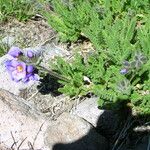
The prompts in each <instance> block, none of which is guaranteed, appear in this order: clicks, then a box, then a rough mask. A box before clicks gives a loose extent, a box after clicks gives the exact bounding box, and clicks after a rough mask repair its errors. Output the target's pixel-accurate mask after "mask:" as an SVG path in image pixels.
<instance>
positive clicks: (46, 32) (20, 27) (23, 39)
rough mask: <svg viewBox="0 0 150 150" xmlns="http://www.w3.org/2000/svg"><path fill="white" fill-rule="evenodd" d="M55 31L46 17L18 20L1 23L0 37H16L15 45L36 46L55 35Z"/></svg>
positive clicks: (23, 46) (22, 46)
mask: <svg viewBox="0 0 150 150" xmlns="http://www.w3.org/2000/svg"><path fill="white" fill-rule="evenodd" d="M55 34H56V32H54V31H53V30H52V29H51V28H50V27H49V25H48V24H47V23H46V21H45V20H44V19H39V20H37V21H35V20H29V21H28V22H26V23H22V22H19V21H17V20H12V21H9V22H8V23H5V24H0V37H14V41H15V43H14V44H15V45H17V46H20V47H21V48H25V47H34V46H36V45H38V44H41V43H43V42H45V41H46V40H47V39H49V38H51V37H52V36H54V35H55Z"/></svg>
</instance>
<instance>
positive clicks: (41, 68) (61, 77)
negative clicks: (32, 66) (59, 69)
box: [38, 65, 70, 82]
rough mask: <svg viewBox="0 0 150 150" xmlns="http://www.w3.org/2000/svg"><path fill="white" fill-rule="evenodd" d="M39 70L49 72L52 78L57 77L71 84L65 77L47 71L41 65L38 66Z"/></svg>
mask: <svg viewBox="0 0 150 150" xmlns="http://www.w3.org/2000/svg"><path fill="white" fill-rule="evenodd" d="M38 69H40V70H43V71H45V72H47V73H48V74H50V75H51V76H53V77H55V78H58V79H60V80H63V81H66V82H70V80H69V79H68V78H66V77H64V76H62V75H60V74H58V73H56V72H54V71H52V70H48V69H46V68H45V67H43V66H40V65H39V66H38Z"/></svg>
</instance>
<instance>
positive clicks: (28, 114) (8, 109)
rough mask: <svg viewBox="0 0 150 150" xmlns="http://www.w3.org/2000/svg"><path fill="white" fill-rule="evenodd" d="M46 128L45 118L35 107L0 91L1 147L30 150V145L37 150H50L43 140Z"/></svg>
mask: <svg viewBox="0 0 150 150" xmlns="http://www.w3.org/2000/svg"><path fill="white" fill-rule="evenodd" d="M46 127H47V122H46V120H45V119H44V116H42V114H41V113H39V112H38V111H37V110H36V108H34V106H32V105H29V104H27V103H26V101H24V100H23V99H21V98H17V97H15V96H13V95H12V94H10V93H9V92H7V91H4V90H0V140H1V141H0V142H1V147H8V148H11V147H12V148H16V149H17V148H18V147H19V146H20V149H29V144H30V145H32V146H33V147H34V148H35V149H42V150H48V148H46V146H45V145H44V139H43V134H44V131H45V130H46ZM15 142H16V144H15ZM22 142H23V143H22ZM21 143H22V144H21ZM20 144H21V145H20Z"/></svg>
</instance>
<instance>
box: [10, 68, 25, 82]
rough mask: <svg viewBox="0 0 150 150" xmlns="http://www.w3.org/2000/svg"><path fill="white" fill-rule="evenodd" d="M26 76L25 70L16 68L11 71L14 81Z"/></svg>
mask: <svg viewBox="0 0 150 150" xmlns="http://www.w3.org/2000/svg"><path fill="white" fill-rule="evenodd" d="M25 77H26V72H21V73H20V72H19V73H18V71H17V70H15V71H13V72H12V78H13V79H14V80H15V81H20V80H21V79H24V78H25Z"/></svg>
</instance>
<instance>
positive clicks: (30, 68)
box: [27, 65, 34, 73]
mask: <svg viewBox="0 0 150 150" xmlns="http://www.w3.org/2000/svg"><path fill="white" fill-rule="evenodd" d="M33 71H34V67H33V66H32V65H29V66H27V72H28V73H32V72H33Z"/></svg>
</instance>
